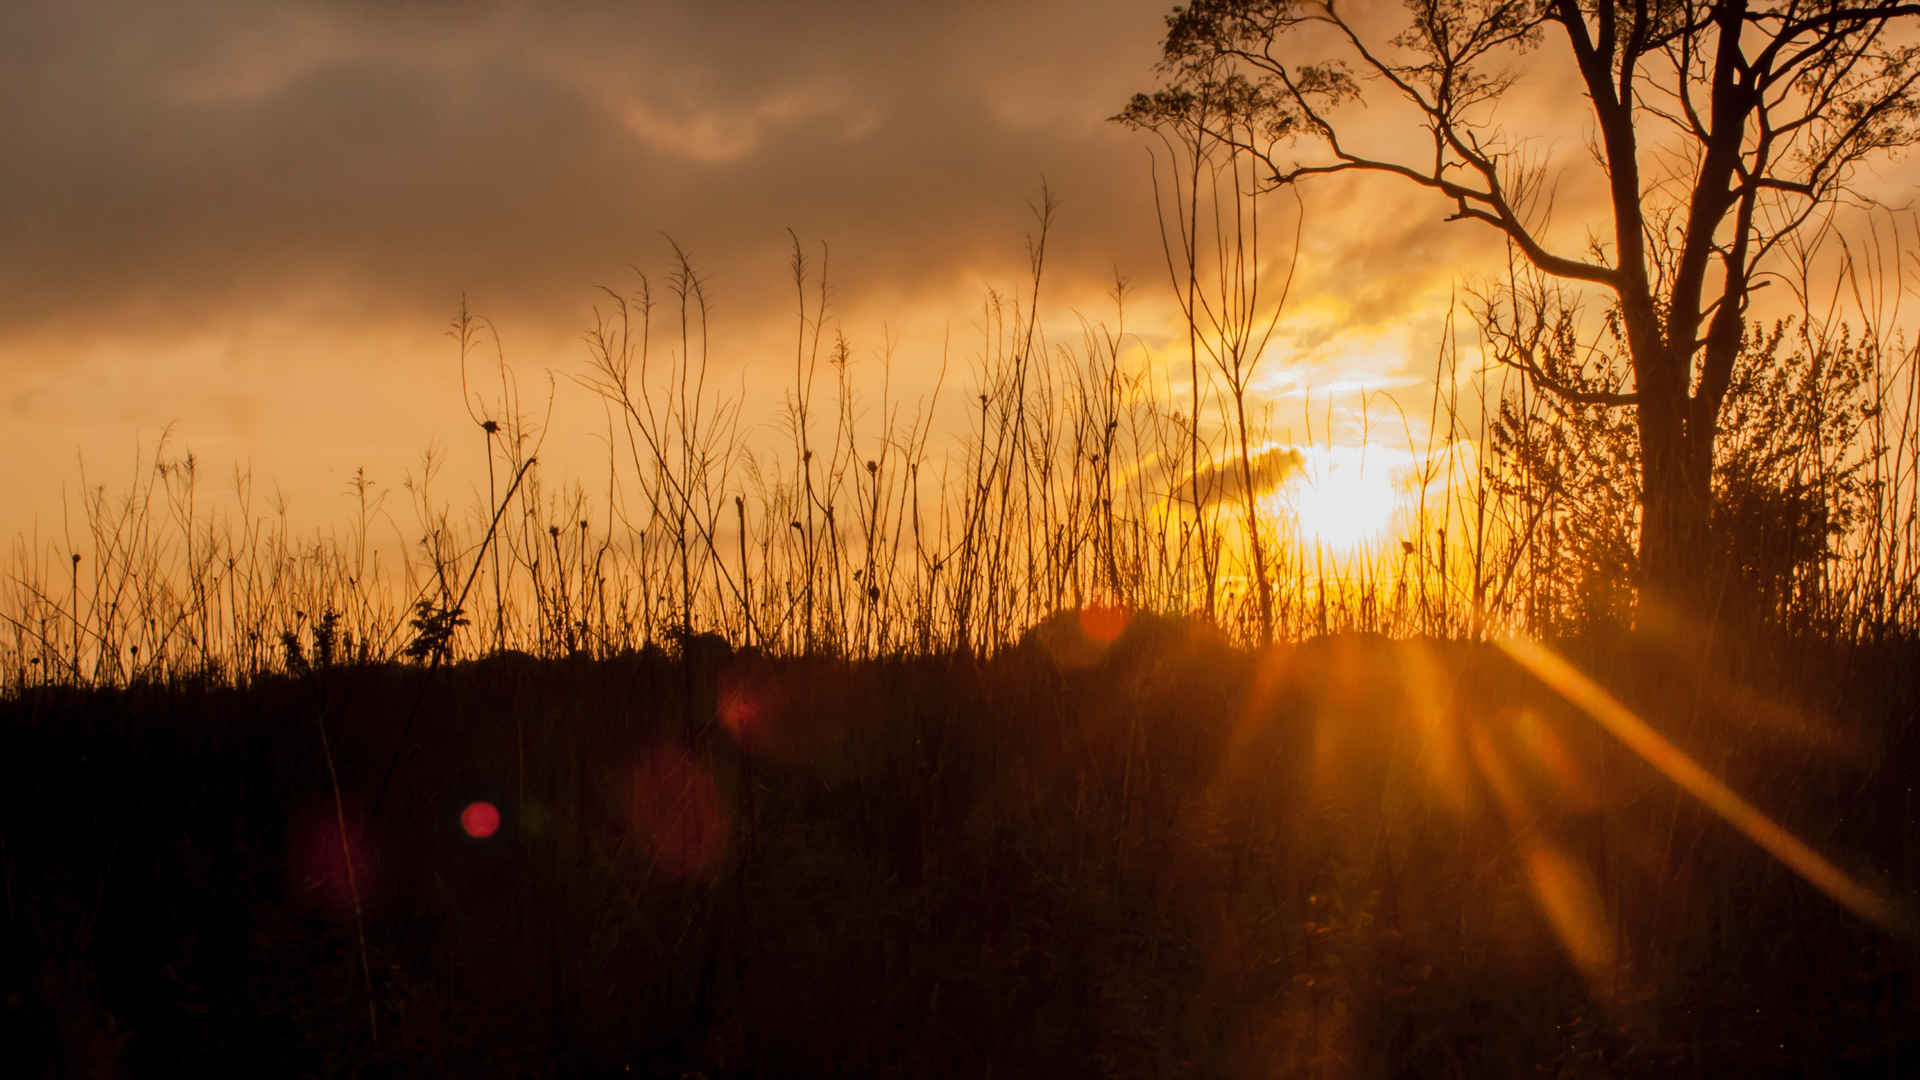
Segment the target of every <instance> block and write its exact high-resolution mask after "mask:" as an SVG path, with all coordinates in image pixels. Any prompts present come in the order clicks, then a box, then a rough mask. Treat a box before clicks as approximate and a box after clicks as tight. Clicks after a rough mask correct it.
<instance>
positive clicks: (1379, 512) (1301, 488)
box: [1287, 465, 1399, 551]
mask: <svg viewBox="0 0 1920 1080" xmlns="http://www.w3.org/2000/svg"><path fill="white" fill-rule="evenodd" d="M1287 502H1288V503H1289V504H1290V506H1291V510H1292V512H1293V514H1294V515H1295V516H1296V518H1297V520H1298V522H1299V526H1300V539H1301V541H1302V542H1303V543H1316V544H1319V545H1321V546H1323V547H1326V548H1331V549H1334V550H1339V551H1350V550H1353V549H1355V548H1359V547H1364V546H1365V545H1367V544H1369V543H1371V542H1373V541H1376V540H1379V539H1380V538H1381V537H1382V536H1383V535H1384V534H1385V533H1386V531H1387V527H1388V525H1389V524H1391V522H1392V520H1393V512H1394V510H1395V509H1396V508H1397V507H1398V506H1399V498H1398V496H1397V495H1396V494H1395V493H1394V488H1393V483H1392V481H1391V480H1389V479H1388V478H1387V475H1386V473H1385V471H1384V470H1382V469H1379V468H1372V469H1369V468H1366V467H1365V466H1362V465H1350V466H1345V467H1342V466H1334V467H1331V468H1328V469H1324V470H1316V471H1315V472H1314V473H1313V474H1312V475H1310V476H1305V477H1302V478H1301V480H1300V481H1299V483H1298V484H1297V485H1296V486H1295V487H1294V488H1293V489H1292V490H1291V491H1290V492H1289V493H1288V494H1287Z"/></svg>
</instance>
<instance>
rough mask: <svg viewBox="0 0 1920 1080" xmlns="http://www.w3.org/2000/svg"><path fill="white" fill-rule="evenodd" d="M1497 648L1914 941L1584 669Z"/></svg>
mask: <svg viewBox="0 0 1920 1080" xmlns="http://www.w3.org/2000/svg"><path fill="white" fill-rule="evenodd" d="M1499 645H1500V647H1501V648H1502V649H1503V650H1505V652H1506V653H1507V655H1509V656H1511V657H1513V659H1514V660H1515V661H1516V662H1518V663H1519V664H1520V666H1521V667H1523V668H1525V669H1527V670H1528V671H1529V672H1532V673H1533V675H1534V677H1535V678H1537V679H1539V680H1540V681H1541V682H1543V683H1545V684H1546V685H1547V686H1549V687H1551V688H1552V689H1553V690H1554V692H1555V693H1558V694H1559V695H1560V696H1561V697H1563V698H1565V699H1566V700H1567V701H1568V702H1569V703H1571V704H1573V705H1575V706H1577V707H1578V708H1579V709H1580V710H1581V711H1583V712H1585V713H1586V714H1587V715H1588V716H1591V717H1592V718H1593V719H1594V721H1595V722H1597V723H1598V724H1599V725H1600V726H1601V727H1603V728H1606V729H1607V731H1608V732H1610V733H1612V735H1613V737H1614V738H1616V739H1619V740H1620V741H1621V742H1622V743H1624V744H1626V746H1627V748H1628V749H1630V750H1632V751H1633V752H1634V753H1636V754H1639V755H1640V756H1641V757H1642V758H1645V759H1646V761H1647V763H1648V764H1650V765H1652V766H1653V767H1654V768H1656V769H1659V770H1660V771H1661V772H1663V773H1665V774H1666V776H1667V778H1668V779H1669V780H1672V781H1673V782H1674V783H1675V784H1678V785H1679V786H1680V787H1681V789H1682V790H1684V791H1686V792H1687V794H1689V795H1692V796H1693V797H1694V798H1695V799H1698V800H1699V801H1700V803H1701V804H1702V805H1704V806H1706V807H1707V809H1709V810H1712V811H1713V812H1714V813H1716V814H1718V815H1720V818H1721V819H1722V820H1723V821H1725V822H1726V823H1727V824H1729V825H1731V826H1733V827H1734V828H1736V829H1738V830H1740V831H1741V832H1743V833H1745V834H1746V835H1747V838H1748V839H1749V840H1752V841H1753V842H1754V843H1755V844H1757V845H1759V846H1760V848H1761V849H1762V850H1764V851H1766V852H1767V853H1768V854H1769V855H1772V856H1773V857H1774V858H1776V859H1778V860H1780V862H1781V863H1782V864H1783V865H1785V866H1786V867H1787V869H1789V870H1792V871H1793V872H1794V873H1796V874H1799V875H1800V876H1801V878H1803V879H1805V880H1806V882H1807V883H1808V884H1810V885H1812V886H1813V887H1815V888H1817V889H1819V890H1820V891H1821V892H1823V893H1826V894H1827V896H1828V897H1829V898H1830V899H1832V900H1833V902H1834V903H1836V904H1839V905H1840V906H1841V907H1844V908H1846V909H1847V910H1849V911H1851V912H1853V913H1854V914H1855V915H1858V916H1860V917H1861V918H1862V919H1865V920H1866V921H1868V922H1870V923H1873V924H1875V925H1877V926H1880V927H1882V928H1884V929H1887V930H1890V931H1894V932H1896V933H1900V934H1904V935H1907V936H1914V934H1915V930H1916V928H1915V924H1914V920H1913V917H1912V915H1911V914H1910V913H1909V912H1908V911H1906V910H1905V909H1904V908H1902V907H1900V906H1898V905H1896V904H1894V903H1893V902H1892V901H1890V900H1888V899H1887V898H1885V897H1883V896H1881V895H1879V894H1878V893H1875V892H1874V891H1873V890H1871V889H1869V888H1867V887H1866V886H1865V885H1862V884H1861V883H1859V882H1857V881H1855V880H1853V878H1851V877H1849V876H1847V874H1846V872H1845V871H1843V870H1841V869H1840V868H1839V867H1837V866H1835V865H1834V864H1833V863H1831V862H1829V861H1828V860H1827V859H1826V857H1825V856H1823V855H1821V854H1820V853H1819V852H1817V851H1815V850H1814V849H1813V848H1811V847H1809V846H1808V845H1807V844H1806V843H1805V842H1804V841H1802V840H1801V839H1800V838H1799V837H1797V836H1795V835H1793V834H1792V833H1791V832H1788V831H1787V829H1786V828H1785V827H1784V826H1782V825H1780V824H1779V823H1777V822H1775V821H1774V820H1773V819H1772V818H1769V817H1767V815H1765V814H1763V813H1761V812H1760V809H1759V808H1758V807H1756V806H1754V805H1753V804H1752V803H1750V802H1748V801H1747V800H1745V799H1743V798H1741V797H1740V796H1739V795H1738V794H1736V793H1735V792H1734V790H1733V789H1732V788H1729V787H1728V786H1727V785H1726V784H1724V783H1721V782H1720V780H1719V778H1718V777H1716V776H1714V775H1713V774H1712V773H1710V772H1708V771H1707V770H1706V769H1705V768H1702V767H1701V766H1700V764H1699V763H1698V762H1696V761H1694V760H1693V759H1692V758H1691V757H1688V756H1687V754H1686V752H1685V751H1683V750H1681V749H1680V748H1679V747H1677V746H1675V745H1673V744H1672V743H1670V742H1668V741H1667V740H1666V738H1664V737H1663V736H1662V735H1661V734H1660V733H1659V732H1657V731H1655V730H1654V729H1653V728H1651V727H1649V726H1648V725H1647V723H1646V721H1644V720H1642V719H1640V718H1639V717H1638V716H1635V715H1634V714H1633V710H1631V709H1629V708H1627V707H1626V706H1625V705H1622V704H1621V703H1620V702H1619V701H1617V700H1615V699H1614V697H1613V695H1611V694H1609V693H1607V692H1606V691H1605V690H1604V689H1602V688H1601V687H1600V685H1599V684H1597V683H1595V682H1594V681H1593V680H1592V679H1589V678H1588V677H1587V676H1586V675H1585V674H1584V673H1583V672H1581V671H1580V670H1579V669H1578V668H1576V667H1574V666H1573V665H1572V664H1570V663H1568V662H1567V661H1566V660H1564V659H1562V658H1561V657H1560V656H1559V655H1558V654H1556V653H1554V652H1553V651H1552V650H1550V649H1548V648H1547V647H1546V646H1544V645H1541V644H1539V643H1537V642H1533V641H1529V640H1527V639H1525V638H1518V637H1514V638H1502V639H1500V640H1499Z"/></svg>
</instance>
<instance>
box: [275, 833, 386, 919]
mask: <svg viewBox="0 0 1920 1080" xmlns="http://www.w3.org/2000/svg"><path fill="white" fill-rule="evenodd" d="M343 819H344V821H345V823H346V827H345V828H344V829H342V828H341V822H342V820H343ZM364 820H365V819H364V817H363V816H362V814H361V813H360V812H359V809H358V808H357V807H353V806H348V807H345V808H344V812H343V811H342V810H337V809H336V808H335V807H334V806H332V805H318V806H311V807H308V808H306V809H305V810H304V811H302V812H301V813H300V814H298V815H296V816H295V818H294V819H293V821H292V822H291V823H290V824H289V827H288V837H287V839H288V848H287V855H288V860H287V872H288V877H289V878H290V884H291V885H292V887H293V892H294V894H295V895H296V896H299V897H300V898H301V899H302V900H304V901H306V902H307V903H310V904H312V905H314V906H316V907H318V908H320V909H322V910H324V911H326V912H327V913H328V914H329V915H333V916H336V917H348V916H351V915H352V914H353V910H354V908H355V906H356V905H359V906H365V905H367V904H369V903H371V902H372V900H373V898H374V897H375V896H376V894H377V891H378V889H377V887H378V884H379V881H378V879H379V875H378V874H377V873H376V872H375V866H374V856H373V844H372V842H371V840H370V838H369V837H368V836H367V831H366V828H365V826H364V824H363V822H364Z"/></svg>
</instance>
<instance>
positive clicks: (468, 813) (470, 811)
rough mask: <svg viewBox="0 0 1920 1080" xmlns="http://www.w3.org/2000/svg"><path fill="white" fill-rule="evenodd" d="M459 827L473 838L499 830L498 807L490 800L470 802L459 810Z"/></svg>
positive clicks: (490, 834) (483, 836)
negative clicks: (463, 808)
mask: <svg viewBox="0 0 1920 1080" xmlns="http://www.w3.org/2000/svg"><path fill="white" fill-rule="evenodd" d="M460 828H461V830H462V831H464V832H465V833H466V834H467V835H468V836H471V837H473V838H474V839H475V840H485V839H486V838H487V837H489V836H492V835H493V834H494V833H497V832H499V831H500V808H499V807H497V806H495V805H493V804H492V803H490V802H485V801H482V802H470V803H468V804H467V808H466V809H465V810H462V811H460Z"/></svg>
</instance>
